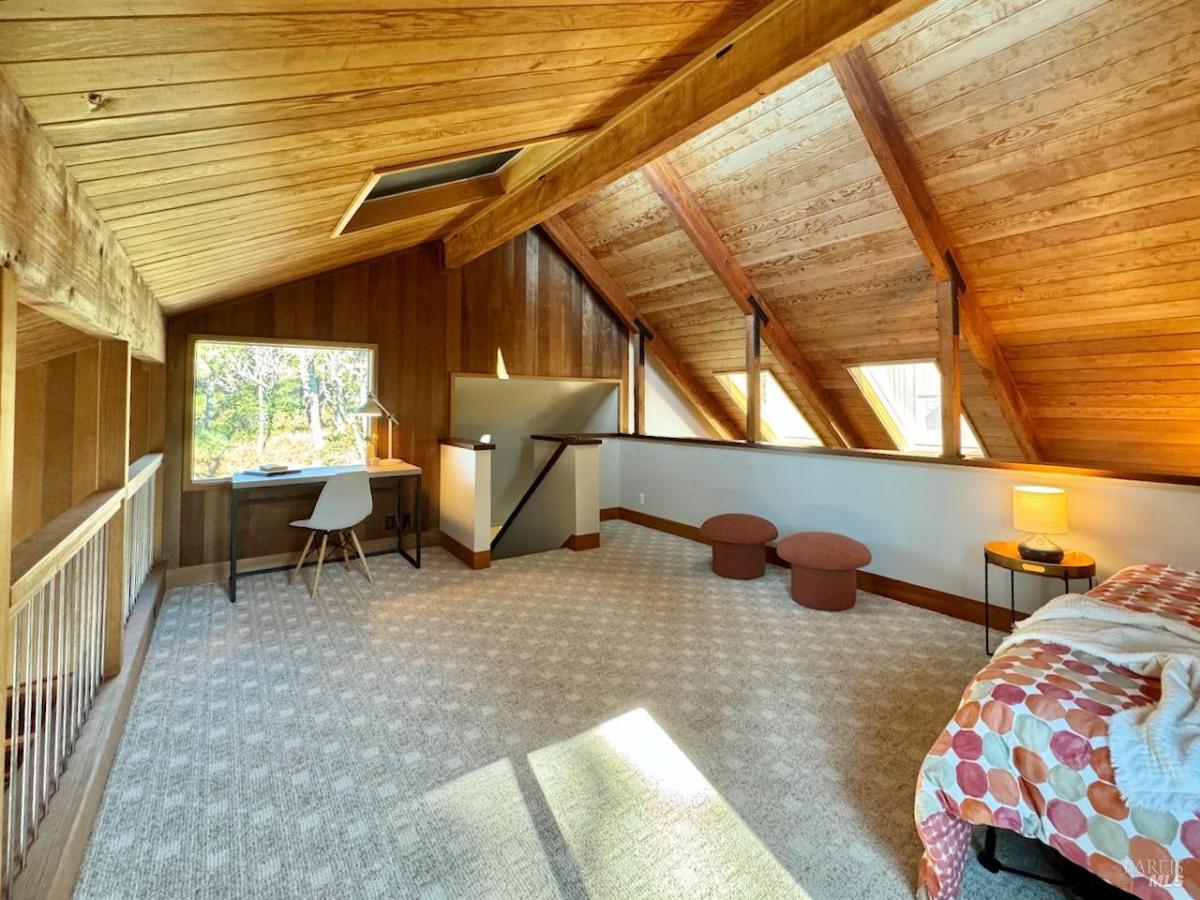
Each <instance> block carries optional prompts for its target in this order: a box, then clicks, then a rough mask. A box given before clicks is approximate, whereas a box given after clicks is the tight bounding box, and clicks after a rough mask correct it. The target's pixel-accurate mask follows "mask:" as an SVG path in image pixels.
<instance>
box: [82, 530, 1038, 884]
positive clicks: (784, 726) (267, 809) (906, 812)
mask: <svg viewBox="0 0 1200 900" xmlns="http://www.w3.org/2000/svg"><path fill="white" fill-rule="evenodd" d="M707 552H708V551H707V548H705V547H703V546H700V545H698V544H694V543H691V542H688V541H684V540H680V539H678V538H674V537H670V536H668V535H664V534H661V533H658V532H654V531H650V530H647V529H643V528H640V527H638V526H634V525H629V524H627V523H623V522H610V523H606V524H605V525H604V530H603V546H602V547H601V548H600V549H598V550H592V551H587V552H583V553H572V552H570V551H565V550H564V551H555V552H552V553H544V554H538V555H536V556H529V557H522V558H517V559H511V560H505V561H503V562H500V563H498V564H496V565H495V566H493V568H492V569H490V570H488V571H485V572H479V573H472V572H470V571H468V570H466V569H465V568H463V567H462V566H461V565H460V564H459V563H458V562H457V561H455V560H453V559H452V558H451V557H450V556H449V555H448V554H445V553H444V552H442V551H441V550H436V549H435V550H432V551H429V552H428V553H427V555H426V564H425V567H424V568H423V569H422V570H421V571H420V572H417V571H415V570H413V569H411V568H410V567H409V566H408V565H407V564H406V563H404V562H403V561H401V560H400V559H398V558H397V557H393V556H388V557H377V558H375V559H373V560H372V565H373V568H374V571H375V577H376V584H375V585H373V586H372V585H370V584H368V583H367V582H366V580H365V579H364V578H363V577H362V576H361V575H360V574H359V573H358V572H357V571H355V572H346V571H343V570H342V569H341V568H340V567H334V568H332V569H329V570H327V571H326V574H325V575H324V576H323V577H322V592H321V596H320V598H319V599H318V600H317V601H312V600H310V599H309V597H308V593H307V591H306V589H305V588H304V587H303V586H301V585H300V584H299V583H297V584H296V585H294V586H289V585H288V584H287V583H286V580H285V579H284V576H283V575H282V574H270V575H263V576H257V577H254V578H248V579H246V580H245V581H244V582H243V584H242V585H241V589H240V590H239V602H238V603H237V605H236V606H233V605H231V604H229V603H228V602H226V600H225V597H224V592H223V590H222V589H221V588H218V587H216V586H211V585H208V586H201V587H193V588H186V589H177V590H175V591H173V592H172V593H171V594H170V595H169V596H168V598H167V600H166V602H165V604H164V607H163V610H162V614H161V618H160V621H159V623H158V626H157V629H156V631H155V634H154V639H153V643H152V646H151V648H150V653H149V656H148V658H147V661H146V668H145V672H144V674H143V676H142V681H141V684H140V686H139V688H138V691H137V695H136V697H135V700H134V706H133V709H132V712H131V715H130V719H129V724H128V728H127V732H126V735H125V738H124V740H123V742H122V744H121V748H120V751H119V754H118V757H117V761H116V764H115V767H114V769H113V773H112V776H111V779H110V781H109V786H108V790H107V793H106V794H105V798H104V803H103V806H102V808H101V811H100V816H99V819H98V821H97V824H96V830H95V833H94V835H93V837H92V842H91V845H90V847H89V850H88V855H87V860H86V863H85V866H84V870H83V873H82V876H81V879H80V883H79V887H78V890H77V893H76V896H77V897H80V898H85V900H93V898H142V897H145V898H151V897H153V898H174V897H195V898H209V900H218V898H242V897H253V898H283V897H309V896H321V897H338V898H343V897H344V898H359V897H362V898H372V897H401V898H409V897H411V898H422V900H425V898H446V900H457V898H468V897H471V898H474V897H496V898H507V897H519V898H542V897H592V898H616V897H681V898H682V897H687V898H697V897H776V896H797V897H803V896H805V895H806V894H807V895H809V896H811V897H814V898H842V897H846V898H851V897H854V898H858V897H862V898H872V900H876V898H878V900H884V898H891V897H896V898H899V897H909V896H911V883H912V876H913V871H914V866H915V865H916V860H917V856H918V854H919V844H918V842H917V839H916V836H915V832H914V830H913V825H912V799H913V784H914V780H915V776H916V771H917V767H918V765H919V763H920V760H921V758H922V756H923V755H924V753H925V751H926V750H927V749H928V747H929V745H930V743H931V742H932V741H933V739H934V737H936V735H937V733H938V731H939V730H940V728H941V726H942V725H943V724H944V722H945V720H946V719H947V717H948V716H949V715H950V714H951V712H953V710H954V707H955V703H956V701H957V698H958V695H959V693H960V691H961V688H962V686H963V685H964V684H965V683H966V681H967V679H968V678H969V676H970V675H971V674H972V673H973V672H974V671H975V670H976V669H978V668H979V666H980V665H981V664H982V662H983V656H982V649H981V640H980V634H979V629H978V628H977V627H975V626H971V625H968V624H966V623H963V622H958V621H955V620H953V619H949V618H945V617H943V616H939V615H936V614H932V613H927V612H924V611H922V610H918V609H914V608H912V607H909V606H905V605H903V604H901V603H897V602H895V601H891V600H885V599H882V598H878V597H873V596H870V595H865V594H864V595H860V598H859V604H858V606H857V607H856V608H855V609H854V610H852V611H850V612H845V613H820V612H814V611H810V610H805V609H801V608H800V607H797V606H796V605H794V604H793V603H792V602H791V601H790V600H789V599H788V597H787V589H786V573H785V572H784V571H782V570H778V569H770V570H769V571H768V573H767V575H766V577H764V578H763V579H760V580H758V581H753V582H731V581H726V580H723V579H720V578H718V577H716V576H715V575H713V574H712V573H711V572H710V571H709V569H708V564H707ZM1001 849H1002V851H1003V852H1007V853H1010V854H1019V855H1020V856H1021V857H1022V861H1023V862H1024V863H1026V864H1029V863H1030V861H1031V860H1032V861H1033V863H1034V864H1037V862H1038V859H1037V857H1038V854H1037V853H1036V850H1033V849H1031V846H1030V845H1028V844H1027V842H1021V841H1019V839H1013V841H1011V842H1004V843H1002V846H1001ZM965 896H967V897H1030V898H1033V897H1056V896H1060V895H1059V894H1058V893H1057V892H1056V891H1055V890H1054V889H1052V888H1047V887H1044V886H1039V885H1036V884H1034V883H1031V882H1027V881H1022V880H1018V879H1014V878H1011V877H1010V876H1005V875H998V876H991V875H988V874H986V873H984V872H983V871H982V870H981V869H980V868H979V867H978V866H977V865H976V864H974V863H972V869H971V871H970V872H969V873H968V880H967V890H966V894H965Z"/></svg>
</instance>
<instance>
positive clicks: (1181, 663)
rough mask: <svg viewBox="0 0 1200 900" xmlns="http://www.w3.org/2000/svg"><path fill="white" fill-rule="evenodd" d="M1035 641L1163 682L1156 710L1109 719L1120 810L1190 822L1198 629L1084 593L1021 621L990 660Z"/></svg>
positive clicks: (1199, 773)
mask: <svg viewBox="0 0 1200 900" xmlns="http://www.w3.org/2000/svg"><path fill="white" fill-rule="evenodd" d="M1028 640H1038V641H1046V642H1048V643H1054V644H1063V645H1064V646H1067V647H1070V648H1071V649H1072V650H1078V651H1081V652H1083V653H1090V654H1091V655H1093V656H1098V657H1100V658H1102V659H1104V660H1107V661H1109V662H1112V663H1114V664H1116V665H1119V666H1125V667H1126V668H1128V669H1131V670H1132V671H1134V672H1137V673H1138V674H1141V675H1150V676H1153V677H1157V678H1159V679H1160V680H1161V681H1162V697H1161V699H1160V700H1159V702H1158V703H1157V704H1152V705H1147V706H1141V707H1137V708H1135V709H1126V710H1121V711H1120V712H1118V713H1116V714H1115V715H1114V716H1113V717H1112V718H1110V719H1109V720H1108V743H1109V747H1110V750H1111V753H1112V763H1113V769H1114V770H1115V771H1116V776H1117V789H1118V790H1119V791H1120V792H1121V796H1122V797H1123V798H1124V800H1125V802H1126V804H1128V805H1129V806H1138V807H1142V808H1145V809H1156V810H1164V811H1167V812H1171V813H1174V814H1176V815H1179V816H1183V817H1188V816H1191V815H1193V814H1194V813H1196V812H1197V811H1200V628H1195V627H1193V626H1191V625H1188V624H1187V623H1186V622H1180V621H1178V620H1175V619H1168V618H1166V617H1165V616H1158V615H1154V614H1152V613H1142V612H1135V611H1133V610H1130V609H1125V608H1123V607H1120V606H1116V605H1114V604H1111V603H1104V602H1102V601H1099V600H1095V599H1093V598H1091V597H1085V596H1084V595H1082V594H1064V595H1063V596H1061V597H1058V598H1056V599H1054V600H1051V601H1050V602H1049V603H1048V604H1046V605H1045V606H1044V607H1042V608H1041V609H1040V610H1038V611H1037V612H1035V613H1034V614H1033V615H1031V616H1030V617H1029V618H1027V619H1025V620H1023V621H1021V622H1019V623H1018V624H1017V627H1016V629H1015V630H1014V632H1013V634H1012V635H1010V636H1009V637H1007V638H1005V640H1004V642H1003V643H1002V644H1001V645H1000V647H999V648H998V649H997V650H996V655H997V656H998V655H1000V654H1002V653H1004V652H1005V650H1007V649H1008V648H1009V647H1011V646H1012V645H1013V644H1016V643H1020V642H1022V641H1028Z"/></svg>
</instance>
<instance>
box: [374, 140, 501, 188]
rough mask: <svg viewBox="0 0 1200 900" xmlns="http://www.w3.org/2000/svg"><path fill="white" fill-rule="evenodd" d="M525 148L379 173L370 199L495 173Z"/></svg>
mask: <svg viewBox="0 0 1200 900" xmlns="http://www.w3.org/2000/svg"><path fill="white" fill-rule="evenodd" d="M523 149H524V148H523V147H516V148H514V149H512V150H501V151H499V152H497V153H485V154H484V155H483V156H470V157H467V158H466V159H454V160H450V161H449V162H441V163H434V164H433V165H431V166H421V167H420V168H416V169H404V170H402V171H399V172H388V173H386V174H384V175H380V176H379V180H378V181H376V182H375V184H374V186H373V187H372V188H371V191H370V193H368V194H367V200H378V199H380V198H381V197H394V196H395V195H396V194H407V193H409V192H410V191H419V190H421V189H423V188H429V187H436V186H438V185H440V184H449V183H450V182H452V181H466V180H467V179H469V178H480V177H482V176H484V175H495V174H496V173H497V172H499V171H500V170H501V169H502V168H504V166H505V164H506V163H508V162H509V161H510V160H511V159H512V158H513V157H514V156H516V155H517V154H518V153H520V152H521V151H522V150H523Z"/></svg>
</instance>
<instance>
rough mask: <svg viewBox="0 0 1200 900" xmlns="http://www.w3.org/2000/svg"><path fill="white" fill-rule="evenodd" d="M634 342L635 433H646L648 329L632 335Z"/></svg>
mask: <svg viewBox="0 0 1200 900" xmlns="http://www.w3.org/2000/svg"><path fill="white" fill-rule="evenodd" d="M639 324H640V323H639ZM630 340H631V341H632V342H633V345H632V346H633V433H634V434H645V433H646V340H647V335H646V329H645V328H644V327H641V328H638V330H637V331H636V332H633V333H632V334H631V335H630Z"/></svg>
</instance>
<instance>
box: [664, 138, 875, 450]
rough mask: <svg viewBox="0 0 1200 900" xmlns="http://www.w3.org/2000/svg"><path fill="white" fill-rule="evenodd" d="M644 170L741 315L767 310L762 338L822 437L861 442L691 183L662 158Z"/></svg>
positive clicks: (852, 444)
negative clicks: (802, 398) (789, 379)
mask: <svg viewBox="0 0 1200 900" xmlns="http://www.w3.org/2000/svg"><path fill="white" fill-rule="evenodd" d="M642 174H643V175H644V176H645V177H646V180H647V181H648V182H649V183H650V186H651V187H652V188H653V189H654V190H655V192H656V193H657V194H658V196H659V197H661V198H662V201H663V203H664V204H665V205H666V207H667V209H668V211H670V213H671V215H672V216H674V217H675V221H676V222H678V223H679V227H680V228H682V229H683V231H684V232H685V233H686V234H687V236H688V237H689V238H691V240H692V243H693V244H695V245H696V249H697V250H699V251H700V255H701V256H703V257H704V261H705V262H707V263H708V265H709V267H710V268H711V269H712V270H713V274H715V275H716V276H717V278H718V279H720V281H721V283H722V284H723V285H724V286H725V289H726V290H727V291H729V295H730V296H731V297H733V299H734V301H735V302H736V303H737V305H738V308H739V309H740V310H741V311H742V314H743V315H747V316H753V315H759V314H761V315H762V316H765V318H766V320H767V321H766V324H763V325H761V326H760V327H761V335H762V340H763V341H765V342H766V344H767V346H768V347H769V348H770V350H771V352H772V353H773V354H774V355H775V358H776V359H777V360H778V361H779V364H780V365H782V366H783V368H784V369H785V370H786V371H787V373H788V375H790V376H791V378H792V380H793V381H794V382H795V383H796V387H797V388H798V389H799V390H800V393H801V394H802V395H803V396H804V399H805V401H806V402H807V403H808V405H809V407H810V408H811V409H812V411H813V413H814V414H815V416H816V418H817V421H815V422H813V423H812V424H813V426H814V427H815V428H816V429H817V432H818V433H819V434H821V436H822V438H824V440H825V441H826V443H828V444H829V445H831V446H834V447H856V446H860V445H861V444H860V442H859V439H858V435H857V433H856V432H855V430H854V426H853V425H851V424H850V422H849V420H848V419H847V418H846V417H845V415H844V414H843V413H842V411H841V410H840V409H839V408H838V406H837V404H836V403H834V401H833V399H832V398H831V397H830V396H829V394H828V392H827V391H826V390H825V388H824V387H823V386H822V384H821V380H820V378H818V377H817V373H816V371H815V370H814V369H813V367H812V365H811V364H810V363H809V361H808V360H807V359H806V358H805V357H804V354H803V353H801V352H800V349H799V348H798V347H797V346H796V344H795V342H794V341H793V340H792V338H791V335H789V334H788V332H787V330H786V329H785V328H784V327H783V326H782V325H781V324H780V323H779V319H778V318H777V317H776V316H775V315H774V313H773V312H772V311H771V309H770V307H769V305H768V304H767V301H766V300H764V299H763V296H762V294H761V293H760V292H759V291H758V289H757V288H755V286H754V282H753V281H751V280H750V276H749V275H748V274H747V273H746V270H745V269H743V268H742V266H741V264H740V263H739V262H738V261H737V259H735V258H734V256H733V254H732V253H730V252H729V248H728V246H727V245H726V244H725V239H724V238H722V237H721V235H720V233H719V232H718V231H717V229H716V226H715V225H713V223H712V220H711V219H709V217H708V215H707V213H705V212H704V210H703V209H701V208H700V205H699V203H697V202H696V198H695V196H694V195H693V194H692V192H691V189H690V188H688V186H687V185H686V184H684V182H683V179H682V178H680V177H679V175H678V173H677V172H676V171H675V170H674V169H673V168H671V166H670V165H669V164H668V163H667V161H666V160H664V159H657V160H652V161H651V162H649V163H647V164H646V165H645V166H643V167H642Z"/></svg>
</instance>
